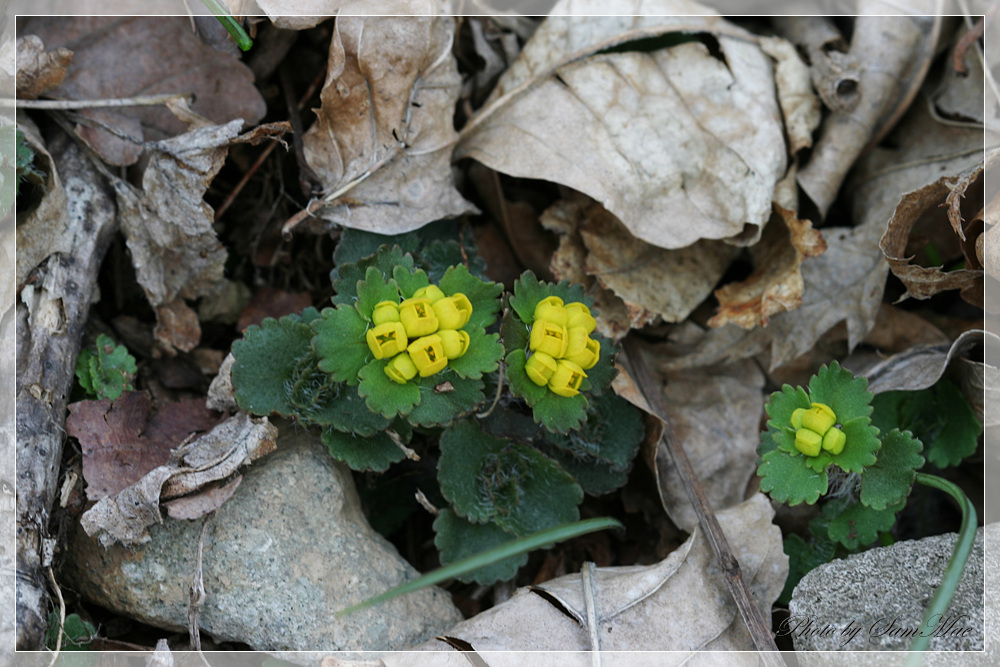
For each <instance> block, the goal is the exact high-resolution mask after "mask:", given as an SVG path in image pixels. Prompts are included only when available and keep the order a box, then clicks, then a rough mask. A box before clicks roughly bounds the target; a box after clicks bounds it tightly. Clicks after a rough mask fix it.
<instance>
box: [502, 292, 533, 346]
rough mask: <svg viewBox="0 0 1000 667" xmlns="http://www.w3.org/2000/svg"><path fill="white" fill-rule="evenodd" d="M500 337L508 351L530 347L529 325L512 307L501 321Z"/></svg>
mask: <svg viewBox="0 0 1000 667" xmlns="http://www.w3.org/2000/svg"><path fill="white" fill-rule="evenodd" d="M508 301H509V299H508ZM500 338H501V339H502V340H503V345H504V347H505V348H506V350H507V352H508V353H509V352H513V351H514V350H521V351H524V350H527V349H528V343H529V342H530V333H529V332H528V325H527V324H525V323H524V322H522V321H521V319H520V318H519V317H518V316H517V315H515V314H514V310H513V309H511V308H508V309H507V312H505V313H504V316H503V320H502V321H501V322H500Z"/></svg>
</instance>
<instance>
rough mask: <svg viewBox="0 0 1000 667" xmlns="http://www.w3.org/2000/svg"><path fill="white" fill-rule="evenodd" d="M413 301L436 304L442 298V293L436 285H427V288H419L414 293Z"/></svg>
mask: <svg viewBox="0 0 1000 667" xmlns="http://www.w3.org/2000/svg"><path fill="white" fill-rule="evenodd" d="M413 298H414V299H427V300H428V301H430V302H431V303H437V301H438V300H439V299H443V298H444V292H442V291H441V288H440V287H438V286H437V285H428V286H427V287H421V288H420V289H418V290H417V291H416V292H414V293H413Z"/></svg>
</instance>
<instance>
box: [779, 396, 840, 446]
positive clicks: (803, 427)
mask: <svg viewBox="0 0 1000 667" xmlns="http://www.w3.org/2000/svg"><path fill="white" fill-rule="evenodd" d="M836 423H837V415H835V414H834V413H833V410H832V409H831V408H830V406H829V405H826V404H825V403H813V404H811V407H809V408H797V409H796V410H794V411H792V418H791V424H792V428H794V429H795V448H796V449H797V450H799V451H800V452H802V453H803V454H805V455H806V456H819V451H820V449H825V450H826V451H828V452H830V453H831V454H833V455H834V456H836V455H837V454H839V453H841V452H842V451H844V445H845V444H846V443H847V435H846V434H845V433H844V432H843V431H841V430H840V429H839V428H837V427H836Z"/></svg>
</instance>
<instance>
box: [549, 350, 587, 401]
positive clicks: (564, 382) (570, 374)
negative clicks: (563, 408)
mask: <svg viewBox="0 0 1000 667" xmlns="http://www.w3.org/2000/svg"><path fill="white" fill-rule="evenodd" d="M585 377H587V374H586V373H584V372H583V369H582V368H580V366H578V365H577V364H574V363H573V362H572V361H566V360H565V359H559V360H558V361H556V372H555V373H553V374H552V377H551V378H549V389H551V390H552V393H554V394H558V395H559V396H565V397H567V398H571V397H573V396H576V395H577V394H579V393H580V383H582V382H583V378H585Z"/></svg>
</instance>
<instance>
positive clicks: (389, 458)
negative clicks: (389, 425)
mask: <svg viewBox="0 0 1000 667" xmlns="http://www.w3.org/2000/svg"><path fill="white" fill-rule="evenodd" d="M320 439H321V440H322V441H323V444H324V445H326V446H327V449H329V450H330V456H332V457H333V458H335V459H337V460H338V461H343V462H344V463H346V464H347V465H348V466H349V467H350V468H351V469H352V470H357V471H364V470H374V471H375V472H382V471H384V470H386V469H387V468H388V467H389V466H390V465H392V464H393V463H396V462H397V461H402V460H403V459H404V458H405V457H406V454H405V452H403V450H402V448H400V447H399V445H397V444H396V443H395V442H393V441H392V438H390V437H389V436H388V435H386V434H385V433H377V434H375V435H373V436H371V437H369V438H365V437H361V436H356V435H352V434H350V433H341V432H340V431H336V430H334V429H332V428H326V429H323V435H322V436H321V437H320Z"/></svg>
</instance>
